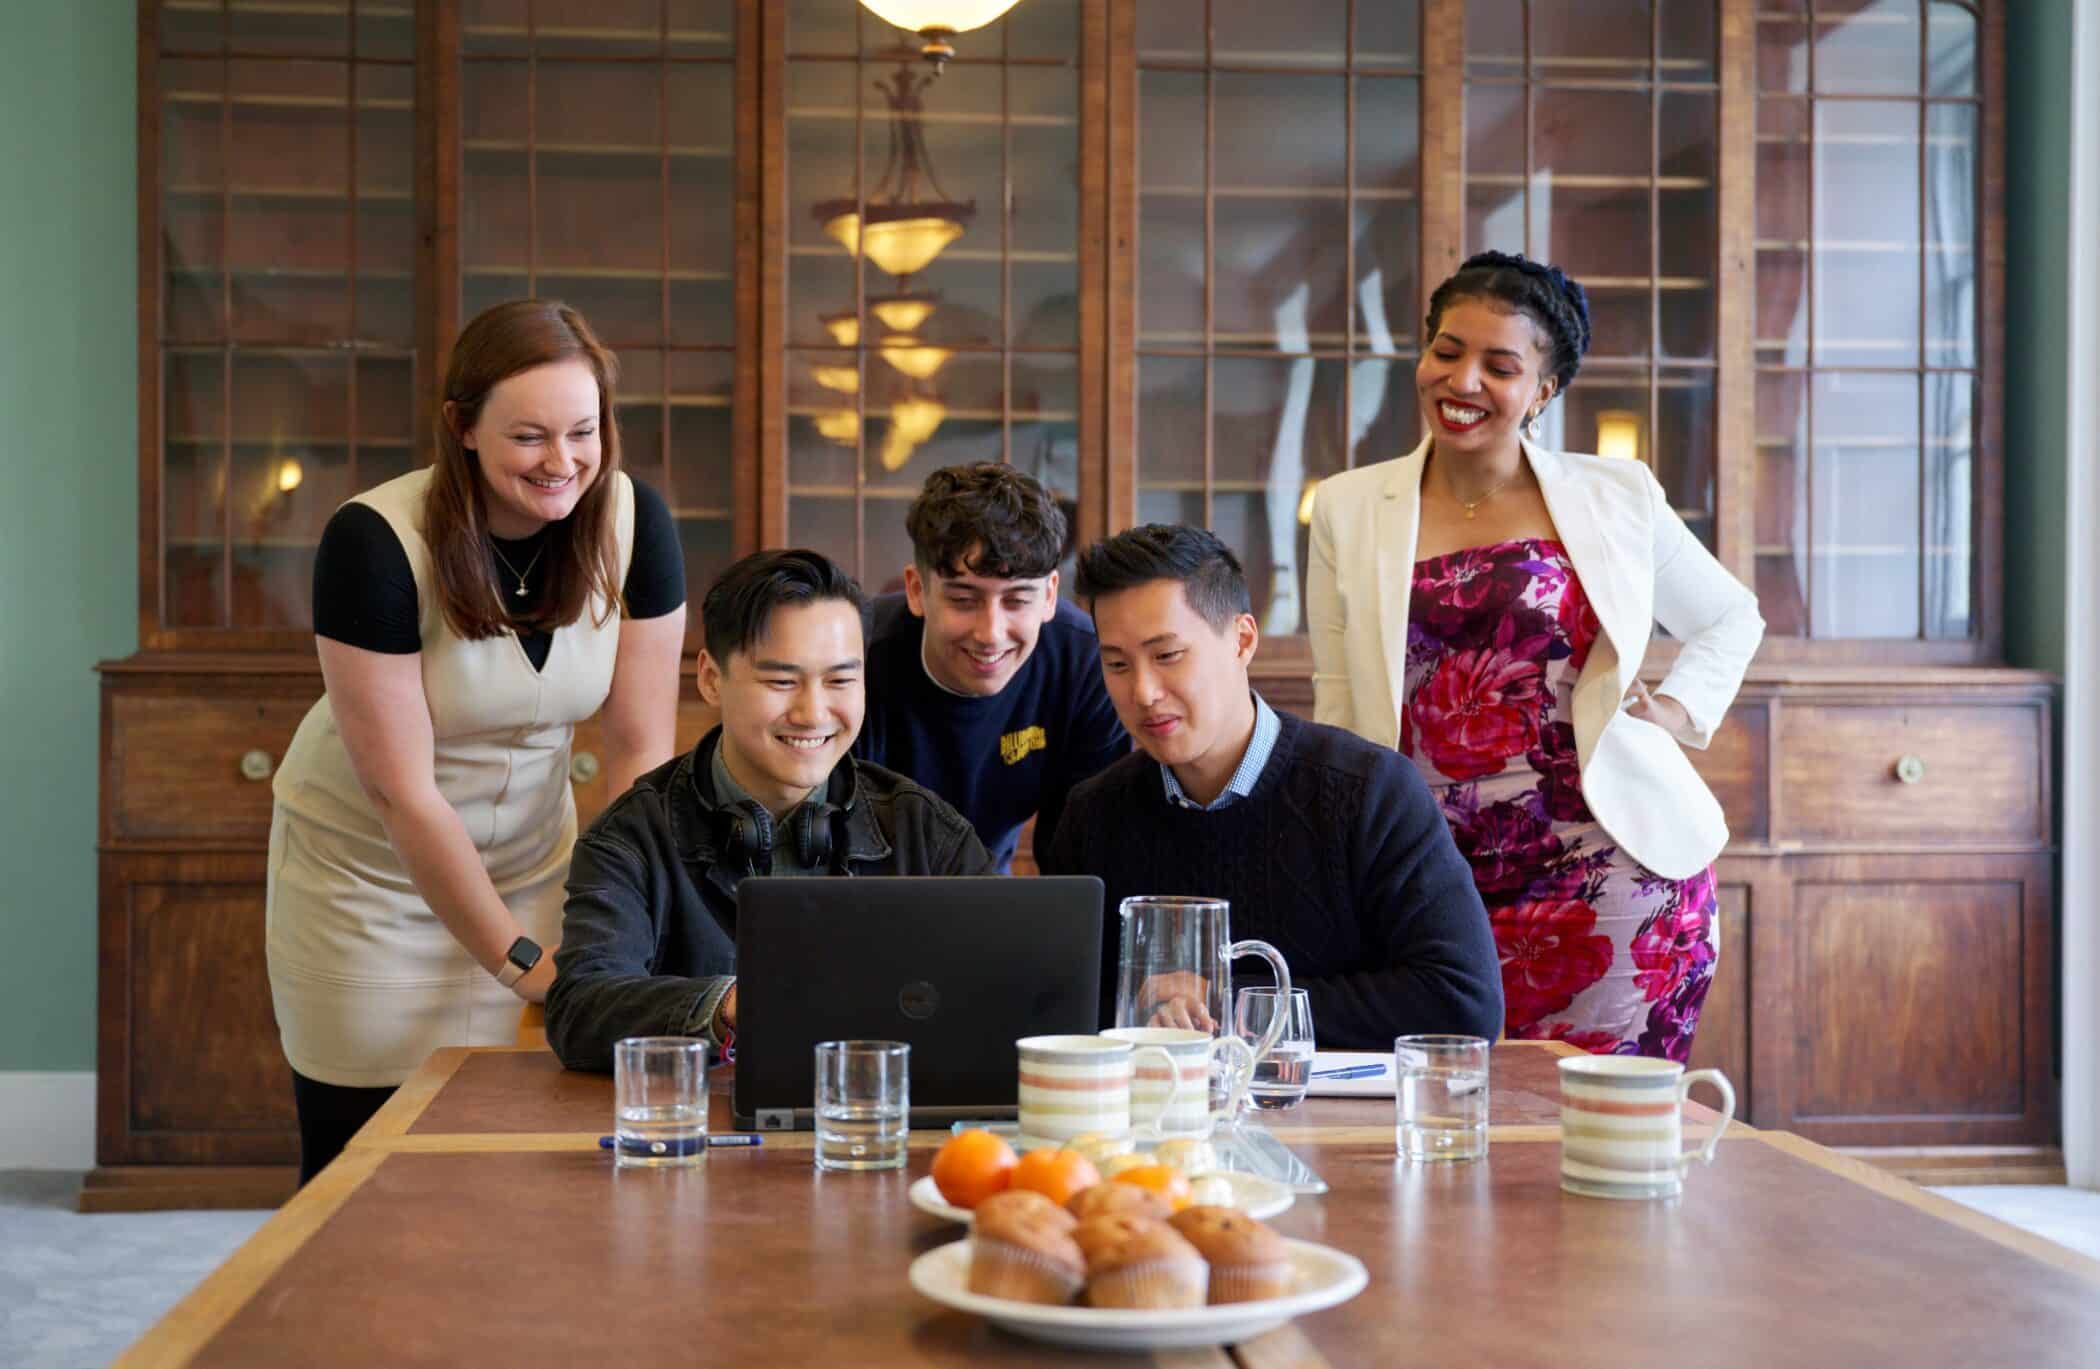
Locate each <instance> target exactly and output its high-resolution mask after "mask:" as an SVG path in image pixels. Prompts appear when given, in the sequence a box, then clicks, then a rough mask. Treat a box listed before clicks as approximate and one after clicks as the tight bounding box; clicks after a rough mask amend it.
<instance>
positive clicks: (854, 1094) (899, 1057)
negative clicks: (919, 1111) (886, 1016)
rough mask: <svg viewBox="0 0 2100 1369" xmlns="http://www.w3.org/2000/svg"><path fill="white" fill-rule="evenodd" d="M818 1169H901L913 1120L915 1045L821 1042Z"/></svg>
mask: <svg viewBox="0 0 2100 1369" xmlns="http://www.w3.org/2000/svg"><path fill="white" fill-rule="evenodd" d="M816 1105H817V1168H818V1169H902V1168H904V1141H905V1136H906V1133H907V1132H908V1131H909V1130H910V1126H911V1122H910V1115H911V1047H910V1046H909V1045H908V1044H906V1043H905V1042H902V1041H819V1042H818V1043H817V1098H816Z"/></svg>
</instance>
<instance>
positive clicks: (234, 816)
mask: <svg viewBox="0 0 2100 1369" xmlns="http://www.w3.org/2000/svg"><path fill="white" fill-rule="evenodd" d="M310 707H312V700H310V699H300V698H290V697H285V696H282V695H276V696H256V695H249V696H247V697H233V698H217V699H213V698H200V697H196V696H189V695H173V694H129V693H122V694H115V695H112V696H111V697H110V700H109V755H108V759H107V761H106V767H107V768H106V770H105V772H104V775H103V781H104V784H105V786H106V788H105V791H104V792H105V795H106V802H105V811H106V812H107V813H108V815H109V817H108V824H109V827H108V831H107V832H106V833H105V839H107V840H110V841H221V842H233V843H238V844H240V845H244V846H245V845H253V846H256V847H261V846H262V845H263V844H264V843H265V842H267V841H268V840H269V835H270V777H271V776H272V775H274V774H276V773H277V767H278V766H279V765H281V764H283V763H284V752H285V748H286V747H287V746H289V745H291V741H292V734H293V733H294V732H296V731H297V730H298V728H299V720H300V719H301V718H303V717H305V716H306V710H307V709H308V708H310Z"/></svg>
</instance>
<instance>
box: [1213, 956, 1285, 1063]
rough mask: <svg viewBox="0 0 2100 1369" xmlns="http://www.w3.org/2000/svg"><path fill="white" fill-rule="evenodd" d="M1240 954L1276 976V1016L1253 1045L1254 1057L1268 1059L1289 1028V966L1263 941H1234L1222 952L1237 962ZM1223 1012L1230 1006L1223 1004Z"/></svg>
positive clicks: (1229, 1008)
mask: <svg viewBox="0 0 2100 1369" xmlns="http://www.w3.org/2000/svg"><path fill="white" fill-rule="evenodd" d="M1243 955H1251V956H1256V957H1258V958H1260V959H1262V960H1266V961H1268V962H1269V968H1270V969H1271V970H1273V971H1274V972H1275V974H1276V996H1277V998H1279V999H1280V1000H1282V1003H1281V1006H1280V1007H1279V1009H1278V1011H1277V1012H1276V1015H1275V1016H1273V1017H1271V1018H1270V1019H1269V1029H1268V1030H1267V1031H1265V1032H1263V1033H1262V1034H1261V1040H1260V1041H1257V1042H1255V1043H1254V1058H1255V1059H1256V1060H1266V1059H1268V1058H1269V1052H1270V1051H1272V1050H1274V1049H1276V1043H1277V1041H1279V1040H1280V1039H1282V1037H1283V1033H1284V1031H1285V1029H1286V1028H1288V1027H1289V1026H1290V1025H1291V1014H1290V1002H1291V967H1290V966H1288V965H1286V964H1284V963H1283V952H1281V951H1279V950H1277V949H1276V948H1275V947H1274V946H1271V945H1270V944H1269V943H1268V942H1266V941H1235V942H1233V943H1232V945H1230V946H1228V947H1226V949H1225V957H1226V959H1227V960H1238V959H1239V958H1240V957H1241V956H1243ZM1225 1011H1226V1012H1228V1013H1229V1012H1231V1011H1232V1005H1231V1004H1230V1003H1227V1004H1226V1005H1225ZM1247 1072H1248V1074H1249V1075H1252V1074H1253V1072H1254V1071H1253V1067H1252V1066H1249V1067H1248V1071H1247Z"/></svg>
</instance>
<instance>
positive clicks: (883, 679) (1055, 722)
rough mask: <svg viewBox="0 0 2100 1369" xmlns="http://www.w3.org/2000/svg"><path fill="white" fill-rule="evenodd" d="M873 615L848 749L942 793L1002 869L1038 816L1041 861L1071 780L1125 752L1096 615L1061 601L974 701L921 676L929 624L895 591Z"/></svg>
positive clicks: (1008, 864)
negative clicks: (1028, 646)
mask: <svg viewBox="0 0 2100 1369" xmlns="http://www.w3.org/2000/svg"><path fill="white" fill-rule="evenodd" d="M870 618H871V622H870V624H869V627H868V674H867V679H868V711H867V717H866V720H865V721H864V722H863V723H862V724H861V729H860V739H859V740H858V741H856V742H855V743H854V744H853V754H854V755H856V756H858V757H860V758H861V759H862V760H866V761H873V762H874V763H875V764H877V765H882V766H887V767H888V768H890V769H891V770H894V771H896V772H897V773H898V774H900V775H905V776H908V777H909V778H911V779H913V780H916V781H917V782H918V783H920V784H922V785H924V786H925V787H926V788H928V789H931V790H932V791H933V792H934V793H936V794H938V795H940V796H941V797H942V798H943V799H946V800H947V801H948V803H949V804H950V805H951V806H953V807H954V808H956V809H957V810H958V811H959V812H961V813H962V815H963V816H964V817H966V818H968V819H969V820H970V823H971V825H972V826H974V827H975V828H976V829H977V839H978V840H979V841H982V842H983V843H984V847H985V850H987V851H989V852H990V853H991V857H992V863H993V864H994V865H996V866H997V867H998V868H999V869H1000V870H1002V871H1004V870H1007V869H1009V868H1010V867H1011V866H1012V864H1013V858H1014V847H1015V846H1016V845H1017V844H1018V842H1019V839H1020V832H1021V827H1022V826H1023V824H1025V823H1026V822H1027V821H1028V819H1029V818H1030V817H1034V818H1035V819H1036V824H1035V854H1036V859H1037V860H1038V861H1040V860H1041V859H1042V855H1043V852H1044V851H1046V850H1048V849H1049V844H1050V838H1051V835H1052V833H1053V832H1055V830H1056V828H1057V824H1058V819H1059V815H1060V814H1061V813H1062V812H1063V811H1064V806H1065V796H1066V795H1067V794H1069V793H1070V792H1071V790H1072V786H1073V785H1075V784H1078V783H1079V782H1080V781H1081V780H1084V779H1086V778H1087V777H1088V776H1090V775H1093V774H1095V773H1097V772H1098V771H1099V770H1101V768H1102V767H1103V766H1106V765H1107V764H1109V763H1110V762H1111V761H1113V760H1115V759H1116V758H1117V757H1118V756H1121V755H1123V754H1124V753H1126V752H1127V751H1128V750H1129V749H1130V739H1129V738H1128V737H1127V736H1126V735H1125V734H1124V732H1123V725H1122V724H1121V723H1119V722H1117V721H1116V710H1115V707H1114V706H1113V705H1112V704H1110V703H1109V701H1108V691H1107V690H1106V689H1105V688H1103V687H1102V684H1101V649H1100V647H1099V645H1098V644H1097V643H1096V642H1095V640H1094V625H1093V623H1092V621H1091V620H1090V619H1088V617H1087V616H1086V615H1085V614H1084V613H1082V612H1080V611H1079V610H1078V609H1076V608H1074V607H1073V606H1072V605H1071V604H1070V603H1068V602H1066V601H1065V600H1062V599H1060V600H1059V601H1058V604H1057V616H1056V617H1054V618H1052V619H1051V620H1050V621H1049V622H1047V623H1045V624H1043V631H1042V634H1041V635H1040V636H1039V637H1037V638H1036V643H1035V650H1034V651H1032V652H1030V653H1029V655H1028V659H1027V660H1026V661H1024V662H1022V664H1021V668H1020V670H1018V671H1016V672H1015V674H1014V677H1013V679H1011V680H1009V681H1008V682H1007V685H1006V688H1004V689H1002V690H1000V691H999V692H998V693H997V694H994V695H992V696H991V697H990V698H983V699H979V698H962V697H959V696H957V695H954V694H950V693H949V692H948V691H946V690H944V689H942V688H941V687H940V686H939V685H937V684H935V683H934V682H933V681H932V680H930V679H928V678H927V675H926V666H925V663H924V661H923V660H922V659H921V657H920V654H919V653H920V647H921V645H922V643H923V641H924V639H925V634H926V622H925V620H924V619H922V618H919V617H917V616H916V615H914V614H913V613H912V611H911V608H910V607H909V605H907V603H906V602H905V598H904V596H903V595H902V594H885V595H883V596H882V597H880V598H878V599H877V600H876V601H875V602H874V604H873V605H872V606H871V607H870Z"/></svg>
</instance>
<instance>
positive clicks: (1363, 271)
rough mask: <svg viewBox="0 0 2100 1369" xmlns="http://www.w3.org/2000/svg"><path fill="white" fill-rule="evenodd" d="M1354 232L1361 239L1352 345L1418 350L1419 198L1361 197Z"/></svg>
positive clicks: (1364, 348) (1380, 351) (1370, 349)
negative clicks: (1417, 204) (1416, 200)
mask: <svg viewBox="0 0 2100 1369" xmlns="http://www.w3.org/2000/svg"><path fill="white" fill-rule="evenodd" d="M1350 231H1351V232H1352V233H1353V234H1354V235H1355V237H1356V281H1355V285H1354V289H1355V292H1356V337H1355V338H1354V339H1352V341H1351V345H1352V347H1354V348H1355V349H1356V350H1358V351H1364V352H1373V353H1378V354H1381V355H1391V354H1394V353H1399V352H1409V353H1411V352H1413V351H1414V350H1415V348H1416V346H1417V345H1418V339H1417V335H1416V331H1415V329H1416V326H1417V325H1418V324H1419V322H1420V320H1421V314H1422V303H1423V301H1422V295H1421V291H1420V286H1419V282H1418V280H1417V273H1418V272H1419V270H1420V261H1421V233H1420V225H1419V219H1418V216H1417V214H1416V205H1415V202H1414V201H1413V200H1403V199H1365V198H1362V197H1359V198H1358V199H1357V202H1356V209H1355V212H1354V215H1353V217H1352V222H1351V227H1350Z"/></svg>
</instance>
